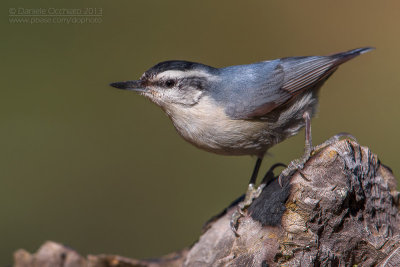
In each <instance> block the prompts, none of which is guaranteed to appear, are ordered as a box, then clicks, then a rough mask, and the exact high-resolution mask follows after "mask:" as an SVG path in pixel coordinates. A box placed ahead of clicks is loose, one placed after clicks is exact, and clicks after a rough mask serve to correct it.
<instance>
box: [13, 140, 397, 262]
mask: <svg viewBox="0 0 400 267" xmlns="http://www.w3.org/2000/svg"><path fill="white" fill-rule="evenodd" d="M399 196H400V193H399V192H398V191H397V190H396V180H395V178H394V176H393V174H392V172H391V170H390V169H389V168H388V167H385V166H384V165H383V164H381V163H380V161H379V160H378V158H377V156H376V155H374V154H373V153H371V151H370V150H369V149H368V148H366V147H361V146H360V145H359V144H357V143H356V142H354V141H349V140H343V141H339V142H336V143H335V144H333V145H330V146H328V147H326V148H324V149H322V150H321V151H318V152H317V153H315V154H314V155H313V156H312V157H311V158H310V159H309V160H308V161H307V163H306V164H305V167H304V168H303V170H301V171H298V172H296V173H295V174H294V175H293V176H292V177H291V179H290V183H288V185H286V186H285V187H284V188H281V187H280V186H279V185H278V183H277V180H276V179H274V180H272V181H270V182H269V183H268V185H267V186H266V187H265V188H264V190H263V192H262V194H261V195H260V197H259V198H258V199H256V200H255V201H254V203H253V204H252V205H251V206H250V207H249V209H248V212H247V215H246V216H244V217H242V218H241V219H240V223H239V228H238V233H239V234H240V236H239V237H236V236H235V235H234V234H233V232H232V230H231V229H230V226H229V220H230V218H231V216H232V213H233V212H234V210H235V209H236V204H237V202H236V203H234V204H233V205H231V206H230V207H228V208H227V209H226V210H225V211H224V212H223V213H221V214H220V215H219V216H216V217H214V218H213V219H212V220H210V222H208V223H207V224H206V227H205V229H204V232H203V234H202V235H201V236H200V238H199V240H198V241H197V242H196V243H195V244H194V245H193V246H191V247H190V248H186V249H184V250H182V251H180V252H176V253H172V254H170V255H167V256H164V257H162V258H159V259H155V260H134V259H128V258H124V257H121V256H112V255H97V256H93V255H89V256H87V257H82V256H80V255H79V254H78V253H77V252H75V251H74V250H72V249H70V248H67V247H64V246H62V245H59V244H57V243H53V242H47V243H45V244H44V245H43V246H42V247H41V248H40V249H39V250H38V252H36V253H35V254H30V253H28V252H26V251H24V250H18V251H17V252H16V253H15V255H14V258H15V265H14V266H15V267H39V266H40V267H42V266H44V267H46V266H68V267H80V266H89V267H105V266H126V267H128V266H151V267H156V266H281V265H283V266H352V265H359V266H377V265H380V266H400V242H399V241H400V223H399V222H400V213H399Z"/></svg>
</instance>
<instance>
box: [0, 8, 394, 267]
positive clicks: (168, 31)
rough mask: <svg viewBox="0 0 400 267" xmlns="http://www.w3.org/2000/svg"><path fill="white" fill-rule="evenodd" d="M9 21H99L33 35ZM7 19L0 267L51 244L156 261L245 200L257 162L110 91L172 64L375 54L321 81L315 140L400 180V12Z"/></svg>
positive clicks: (278, 155) (287, 152) (146, 12)
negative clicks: (207, 146)
mask: <svg viewBox="0 0 400 267" xmlns="http://www.w3.org/2000/svg"><path fill="white" fill-rule="evenodd" d="M13 8H17V11H18V8H25V9H28V8H43V9H48V8H67V9H71V8H75V9H82V10H83V9H85V8H98V9H97V12H99V10H100V11H102V16H99V17H96V18H97V19H100V20H97V23H90V22H88V21H87V22H86V23H81V24H77V23H69V24H67V23H58V22H52V23H44V22H43V21H42V22H38V21H36V22H35V21H33V22H34V23H32V24H31V23H30V22H31V21H29V22H26V23H23V22H21V21H20V22H18V21H15V20H13V19H15V17H14V16H9V15H10V14H11V13H12V12H14V11H13ZM1 13H2V22H1V28H2V31H1V32H2V36H3V37H2V41H1V43H0V48H1V54H2V56H1V65H0V67H1V73H2V75H1V77H2V78H1V80H2V82H1V84H2V90H1V97H0V148H1V150H0V151H1V152H0V173H1V175H0V216H1V220H0V266H5V265H6V264H11V263H12V253H13V251H15V250H16V249H18V248H25V249H27V250H29V251H36V249H37V248H38V246H39V245H40V244H42V243H43V242H44V241H45V240H54V241H58V242H62V243H64V244H67V245H69V246H71V247H73V248H75V249H76V250H78V251H79V252H80V253H81V254H87V253H93V254H98V253H115V254H120V255H124V256H128V257H136V258H146V257H157V256H160V255H163V254H166V253H169V252H172V251H174V250H178V249H181V248H183V247H185V246H187V245H190V244H191V243H192V242H194V241H195V240H196V237H197V236H198V235H199V234H200V229H201V227H202V224H203V223H204V222H205V221H206V220H207V219H209V218H210V217H211V216H212V215H214V214H216V213H218V212H219V211H221V210H222V209H223V208H224V207H225V206H226V205H228V204H229V203H230V201H232V200H233V199H235V198H236V197H238V196H239V195H240V194H241V193H243V192H244V191H245V189H246V187H247V182H248V179H249V175H250V173H251V171H252V168H253V164H254V161H255V159H253V158H250V157H226V156H218V155H213V154H210V153H207V152H204V151H200V150H198V149H196V148H195V147H192V146H191V145H190V144H188V143H186V142H185V141H183V140H182V139H181V138H180V137H179V136H178V134H177V133H176V132H175V129H174V128H173V126H172V124H171V123H170V121H169V119H168V118H167V117H166V116H165V115H164V114H163V113H162V111H161V110H160V109H159V108H158V107H156V106H155V105H154V104H152V103H150V102H149V101H148V100H146V99H144V98H142V97H140V96H138V95H135V94H133V93H131V92H124V91H118V90H116V89H113V88H111V87H109V86H108V84H109V83H110V82H113V81H120V80H128V79H137V78H139V77H140V75H141V74H142V73H143V72H144V71H145V70H146V69H148V68H149V67H151V66H152V65H154V64H156V63H157V62H160V61H163V60H167V59H185V60H190V61H197V62H202V63H205V64H208V65H212V66H217V67H222V66H227V65H235V64H246V63H251V62H256V61H261V60H266V59H273V58H278V57H286V56H302V55H323V54H330V53H333V52H340V51H344V50H348V49H353V48H357V47H362V46H375V47H376V48H377V50H375V51H373V52H371V53H368V54H365V55H363V56H361V57H359V58H357V59H355V60H352V61H351V62H349V63H346V64H345V65H343V66H341V67H340V68H339V70H338V71H337V72H336V73H335V74H334V75H333V76H332V77H331V78H330V80H329V81H328V82H327V83H326V84H325V86H324V88H323V90H322V92H321V98H320V111H319V115H318V117H317V118H315V119H314V120H313V139H314V142H315V143H320V142H322V141H324V140H325V139H327V138H328V137H330V136H332V135H333V134H335V133H338V132H341V131H347V132H350V133H352V134H354V135H355V136H356V137H357V138H358V140H359V142H360V143H361V144H362V145H368V146H369V147H370V148H371V149H372V151H373V152H375V153H377V154H378V155H379V157H380V159H381V160H382V162H383V163H385V164H386V165H388V166H390V167H392V168H393V170H394V173H395V175H398V174H399V171H400V167H399V165H398V163H397V161H396V159H397V154H398V152H397V151H396V150H398V149H399V136H400V125H399V115H400V107H399V104H398V102H399V97H400V75H399V47H400V2H399V1H394V0H393V1H389V0H386V1H376V0H374V1H365V0H353V1H344V0H343V1H319V0H315V1H306V0H302V1H261V0H260V1H232V0H231V1H227V0H224V1H184V0H182V1H163V0H159V1H154V0H153V1H138V0H129V1H127V0H121V1H116V2H114V1H85V2H84V3H83V2H82V1H58V2H57V3H56V2H54V1H28V0H25V1H2V2H1ZM31 18H36V17H35V16H28V19H31ZM45 18H46V17H45ZM92 22H93V21H92ZM303 139H304V134H303V133H301V134H299V135H298V136H296V137H294V138H291V139H289V140H287V141H285V142H284V143H282V144H280V145H278V146H276V147H274V148H273V149H272V150H271V151H270V156H268V157H267V158H266V160H265V161H264V164H263V167H262V171H263V172H264V171H265V170H266V169H268V167H269V166H270V165H272V164H273V163H276V162H278V161H280V162H288V161H290V160H291V159H294V158H297V157H299V156H300V155H301V154H302V150H303V143H304V141H303Z"/></svg>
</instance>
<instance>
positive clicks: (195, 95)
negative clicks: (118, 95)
mask: <svg viewBox="0 0 400 267" xmlns="http://www.w3.org/2000/svg"><path fill="white" fill-rule="evenodd" d="M217 79H218V69H216V68H213V67H210V66H206V65H203V64H200V63H194V62H188V61H165V62H161V63H158V64H157V65H155V66H153V67H152V68H150V69H149V70H147V71H146V72H145V73H144V74H143V75H142V77H141V78H140V79H139V80H136V81H125V82H115V83H111V84H110V85H111V86H113V87H115V88H118V89H124V90H131V91H135V92H138V93H140V94H141V95H144V96H145V97H147V98H149V99H150V100H151V101H153V102H154V103H156V104H157V105H159V106H160V107H162V108H163V109H164V110H166V111H168V109H169V108H171V107H172V106H174V107H176V106H178V107H182V106H193V105H196V104H197V103H198V102H199V101H200V99H201V97H202V96H203V94H204V93H205V92H206V91H207V90H208V89H209V88H210V87H212V85H213V82H215V81H216V80H217Z"/></svg>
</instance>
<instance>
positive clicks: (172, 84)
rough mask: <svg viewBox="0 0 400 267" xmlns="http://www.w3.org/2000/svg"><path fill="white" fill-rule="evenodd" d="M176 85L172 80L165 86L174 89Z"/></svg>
mask: <svg viewBox="0 0 400 267" xmlns="http://www.w3.org/2000/svg"><path fill="white" fill-rule="evenodd" d="M174 85H175V80H172V79H170V80H167V81H166V82H165V86H167V87H168V88H171V87H173V86H174Z"/></svg>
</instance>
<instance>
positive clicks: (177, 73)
mask: <svg viewBox="0 0 400 267" xmlns="http://www.w3.org/2000/svg"><path fill="white" fill-rule="evenodd" d="M185 77H203V78H214V77H215V76H214V75H211V74H209V73H207V72H204V71H199V70H189V71H181V70H167V71H163V72H161V73H159V74H157V76H156V79H178V78H185Z"/></svg>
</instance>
